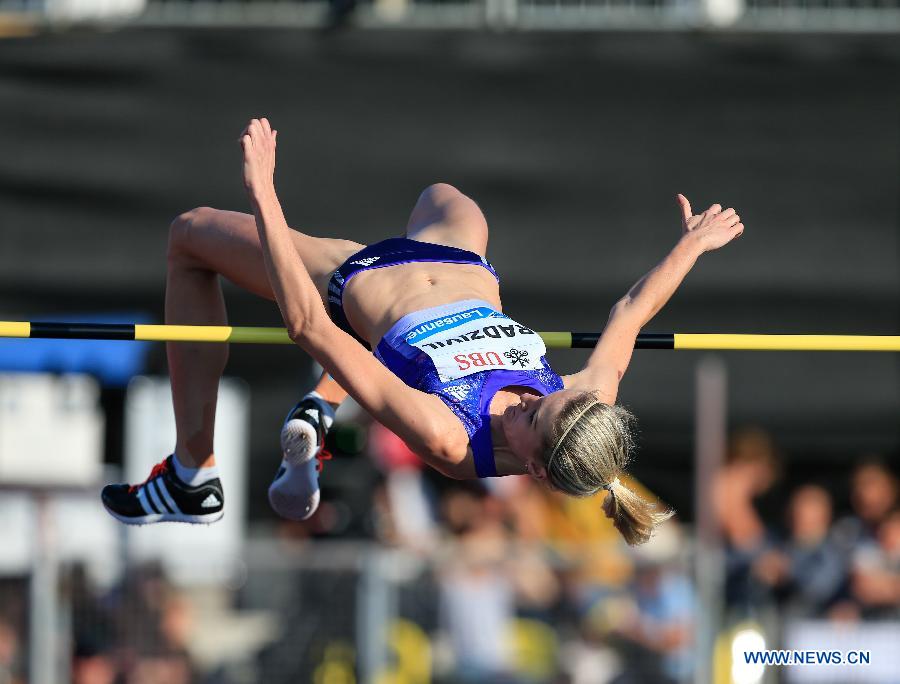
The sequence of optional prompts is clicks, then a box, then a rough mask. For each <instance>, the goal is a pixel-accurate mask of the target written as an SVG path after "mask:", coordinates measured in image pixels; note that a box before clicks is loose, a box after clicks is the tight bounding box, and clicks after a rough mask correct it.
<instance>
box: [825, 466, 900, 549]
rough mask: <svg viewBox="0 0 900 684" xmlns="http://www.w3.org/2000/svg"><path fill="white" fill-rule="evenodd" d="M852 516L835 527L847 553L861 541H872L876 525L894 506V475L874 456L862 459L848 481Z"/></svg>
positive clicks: (875, 535)
mask: <svg viewBox="0 0 900 684" xmlns="http://www.w3.org/2000/svg"><path fill="white" fill-rule="evenodd" d="M850 506H851V508H852V510H853V515H851V516H848V517H846V518H844V519H842V520H841V521H840V522H839V523H838V524H837V529H836V530H835V533H836V537H837V541H838V543H839V544H841V546H842V547H843V549H844V551H845V552H846V553H848V554H850V553H852V552H853V549H854V548H856V547H857V546H858V545H859V544H861V543H863V542H873V541H875V539H876V537H877V535H878V526H879V525H880V524H881V522H882V521H883V520H884V519H885V518H886V517H887V515H888V513H890V512H891V510H892V509H894V507H896V506H897V478H896V477H895V476H894V474H893V473H892V472H891V470H890V469H889V467H888V466H887V464H886V463H884V462H883V461H881V460H880V459H878V458H874V457H869V458H866V459H864V460H863V461H862V462H861V463H860V464H859V465H857V466H856V468H855V469H854V471H853V475H852V476H851V480H850Z"/></svg>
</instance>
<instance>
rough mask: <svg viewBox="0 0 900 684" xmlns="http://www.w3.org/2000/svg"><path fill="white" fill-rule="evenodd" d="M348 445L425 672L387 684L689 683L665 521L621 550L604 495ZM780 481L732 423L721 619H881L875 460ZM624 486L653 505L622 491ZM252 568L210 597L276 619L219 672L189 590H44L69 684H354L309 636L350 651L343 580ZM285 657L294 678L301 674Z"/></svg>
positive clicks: (686, 619)
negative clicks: (643, 541) (62, 621)
mask: <svg viewBox="0 0 900 684" xmlns="http://www.w3.org/2000/svg"><path fill="white" fill-rule="evenodd" d="M365 442H366V447H365V449H364V450H365V451H366V452H367V453H368V455H369V456H370V457H371V458H369V459H358V460H357V461H352V463H354V466H353V467H354V468H356V470H354V472H355V473H360V472H362V471H361V470H359V469H363V470H365V469H368V470H367V472H368V475H365V476H360V475H357V476H356V479H357V480H358V483H359V482H364V483H371V487H369V486H368V485H367V484H366V485H360V491H362V490H364V489H365V490H367V494H368V496H367V497H366V499H365V501H364V502H361V503H360V508H361V509H362V510H364V511H365V519H366V520H367V526H366V527H365V529H364V531H363V535H364V536H367V537H369V538H370V540H374V541H376V542H377V544H378V547H379V548H382V549H385V550H386V551H389V552H390V553H395V552H396V553H399V554H401V555H403V556H404V557H406V558H412V559H416V560H415V562H413V564H412V565H411V566H410V565H409V564H408V563H407V565H405V566H403V565H402V564H398V565H397V568H396V572H397V573H398V577H400V578H401V579H400V580H398V582H399V584H400V585H404V586H406V585H408V586H409V587H410V589H409V590H408V591H407V593H406V594H403V592H402V591H401V592H400V594H399V598H397V599H396V604H397V606H399V609H398V610H399V612H400V615H399V616H400V617H401V618H404V619H405V620H406V623H407V624H409V623H414V624H415V625H416V629H418V630H419V631H420V633H421V636H416V633H414V632H415V630H412V631H410V629H411V628H410V629H407V633H406V636H405V637H402V638H404V639H407V640H408V641H406V642H403V643H408V644H418V645H417V646H415V647H413V646H409V645H408V646H406V647H404V648H405V650H406V651H407V652H408V653H409V652H416V653H420V654H424V653H426V652H427V653H428V654H429V655H428V664H427V667H426V666H425V665H415V666H412V667H413V669H412V670H411V671H410V672H412V673H413V674H410V673H409V672H408V673H406V674H404V677H406V678H405V679H403V678H400V676H399V674H398V675H397V679H396V681H410V682H416V683H422V684H424V683H425V682H434V683H435V684H442V683H443V684H457V683H458V684H469V683H476V682H478V683H483V684H492V683H497V684H513V683H515V684H538V683H549V684H563V683H566V684H595V683H597V684H599V683H606V682H611V683H614V684H630V683H636V684H637V683H641V684H642V683H644V682H655V683H659V684H674V683H676V682H685V681H690V678H691V677H692V675H693V663H694V660H695V659H694V652H693V649H694V642H693V638H694V633H695V630H696V624H695V615H696V596H695V587H694V585H693V581H692V579H691V562H692V553H693V552H692V542H691V539H690V534H689V531H688V530H687V528H686V527H685V526H683V525H682V523H681V522H679V520H678V518H677V517H676V518H673V519H672V520H671V521H669V522H667V523H666V524H664V525H663V526H662V527H661V528H660V530H659V531H658V533H657V535H656V537H655V538H654V539H653V541H652V542H651V543H649V544H647V545H645V546H642V547H637V548H629V547H627V546H626V545H625V544H624V543H623V542H622V541H621V538H620V537H619V535H618V533H617V532H616V531H615V530H614V528H613V527H612V526H611V524H610V522H609V521H608V520H607V519H606V518H605V517H604V516H603V515H602V513H601V504H602V501H601V498H602V497H603V496H605V492H601V494H599V495H598V497H595V498H588V499H576V498H571V497H567V496H563V495H558V494H556V493H553V492H551V491H549V490H547V489H546V488H544V487H542V486H540V485H538V484H537V483H536V482H534V481H533V480H531V478H528V477H508V478H496V479H491V480H488V481H476V482H460V481H450V480H446V479H444V478H440V477H436V476H434V474H433V473H431V472H430V471H429V470H428V469H423V468H422V466H421V464H420V461H419V460H418V459H417V458H416V457H415V456H414V455H413V454H412V453H410V452H409V450H408V449H407V448H406V446H405V445H404V444H403V443H402V442H401V441H400V440H399V439H398V438H397V437H396V436H394V435H393V434H391V433H390V432H388V431H387V430H385V429H384V428H382V427H380V426H378V425H373V426H371V428H370V430H369V433H368V438H367V440H365ZM336 450H339V449H336ZM339 462H340V459H338V460H336V461H333V462H332V463H339ZM347 462H348V463H351V461H350V460H348V461H347ZM329 467H331V463H330V464H329ZM785 471H786V468H785V463H784V461H783V459H782V458H781V457H780V456H779V454H778V450H777V449H776V447H775V445H774V444H773V441H772V439H771V437H770V436H769V435H768V434H767V433H766V432H764V431H762V430H758V429H751V430H743V431H740V432H738V433H736V434H734V435H733V437H732V440H731V442H730V446H729V449H728V453H727V456H726V459H725V462H724V464H723V465H722V467H721V468H720V470H719V472H717V473H716V474H715V476H714V478H713V482H714V484H713V490H712V492H710V495H711V497H712V501H713V510H714V511H715V515H716V517H717V520H718V529H719V534H720V535H721V539H722V542H723V547H724V550H725V576H724V586H725V607H726V610H727V611H728V615H729V616H731V618H733V619H738V618H742V617H759V614H760V612H761V611H766V610H769V611H774V612H775V614H776V615H778V616H779V620H781V621H783V620H784V619H787V618H792V617H793V618H815V619H822V620H826V621H843V622H847V621H859V620H869V619H890V620H895V621H896V620H900V508H898V482H897V479H896V476H895V474H894V473H893V472H892V470H891V467H890V466H889V464H888V463H886V462H884V461H882V460H879V459H878V458H875V457H867V458H863V459H860V460H859V461H858V462H857V463H856V464H855V465H854V467H853V469H852V472H851V473H850V475H849V481H848V482H834V481H833V480H834V478H832V479H831V480H829V481H828V482H827V483H826V482H821V481H816V480H815V479H809V480H803V481H801V480H798V479H797V478H793V479H791V478H788V477H787V475H786V472H785ZM813 475H814V474H813ZM325 477H328V475H327V473H326V476H325ZM787 482H790V484H789V485H788V484H786V483H787ZM629 485H630V486H632V487H634V488H635V489H637V490H638V491H640V492H642V494H643V495H644V496H648V497H651V496H652V494H651V493H650V492H648V491H646V490H642V488H641V484H640V483H638V482H636V481H631V482H629ZM326 494H327V492H326ZM360 498H362V496H361V495H360ZM337 503H338V501H337V500H335V501H334V504H335V505H337ZM329 516H330V518H329ZM339 517H340V516H338V515H336V514H335V508H334V507H329V505H327V504H325V505H323V508H322V511H321V512H320V513H319V514H317V516H316V517H314V518H313V519H311V520H310V521H308V522H307V523H282V524H281V525H282V526H281V527H280V528H279V533H278V535H277V544H286V545H289V546H290V545H293V546H295V547H299V548H300V553H301V554H309V555H315V554H316V553H317V551H316V548H315V547H314V545H315V542H312V544H311V543H310V537H313V536H316V534H317V533H318V534H321V532H322V531H323V530H325V529H327V527H328V525H327V524H326V522H327V520H328V519H331V520H332V521H333V520H336V519H337V518H339ZM330 534H332V535H333V533H330ZM348 534H350V536H354V535H357V536H358V531H357V532H356V533H354V532H353V531H352V530H351V531H350V532H348ZM285 548H287V547H285ZM402 567H405V568H406V569H405V570H401V568H402ZM410 568H412V570H410ZM266 572H267V571H265V570H260V571H257V572H254V571H253V568H252V566H251V568H250V579H249V580H248V582H247V586H246V587H244V589H243V590H241V589H238V590H235V589H234V588H231V589H223V591H225V592H226V593H229V595H230V598H229V599H228V600H229V601H230V603H231V604H233V606H234V608H233V609H234V610H239V609H241V608H243V609H247V608H255V609H257V610H262V609H266V610H268V611H269V612H274V613H280V615H279V620H280V621H281V623H282V624H281V630H280V631H279V632H278V633H277V634H275V635H274V636H273V638H272V640H270V643H268V644H264V645H263V646H261V647H259V648H257V649H256V651H254V652H252V653H250V655H249V656H248V657H249V659H250V661H252V662H250V663H249V666H250V669H249V670H245V671H244V672H243V675H242V676H238V675H236V674H235V672H236V670H234V669H233V668H232V669H227V668H226V669H223V668H218V669H217V668H215V667H213V668H212V669H210V667H200V666H199V665H198V662H199V661H198V660H197V659H196V653H195V651H196V649H195V642H196V637H197V634H198V632H197V630H201V629H208V628H209V620H207V621H206V623H205V624H204V623H203V620H198V619H196V617H197V612H198V609H197V605H196V601H195V597H194V595H193V594H194V592H193V591H188V590H185V589H178V588H176V587H174V586H173V585H172V583H171V582H170V581H169V580H168V579H167V578H166V575H165V573H164V572H163V570H162V568H160V567H158V566H141V567H135V568H132V569H131V570H130V571H129V572H128V573H126V574H125V575H124V576H123V577H122V579H121V580H120V581H119V582H118V583H117V584H115V585H114V586H112V587H107V588H103V589H100V588H98V587H96V586H94V585H92V583H91V579H90V577H88V575H87V574H86V572H85V571H84V570H83V569H81V568H80V567H74V568H67V569H66V571H65V572H64V573H63V577H64V578H65V579H64V582H63V586H62V587H61V596H62V597H63V600H64V603H65V605H66V606H67V615H68V624H69V625H70V630H69V631H70V633H71V642H70V648H69V654H70V656H71V660H70V667H71V672H72V677H71V681H72V682H73V683H74V684H144V683H150V682H167V684H191V683H197V684H201V683H202V684H233V683H237V682H243V681H266V682H267V684H280V682H284V683H285V684H287V683H288V682H296V681H311V682H316V684H349V683H350V682H352V681H355V680H354V679H353V676H352V672H353V663H354V660H353V658H354V657H355V656H354V655H353V654H352V648H350V649H349V650H347V649H345V648H344V646H342V645H341V644H342V642H340V641H335V640H331V641H328V640H326V639H325V638H324V635H325V634H326V632H328V630H332V631H335V630H337V631H340V630H343V633H344V635H345V638H346V640H347V643H348V644H350V645H351V646H352V644H353V643H354V638H355V632H354V630H355V629H357V627H356V626H355V625H356V622H355V619H354V611H355V610H356V609H357V608H358V606H357V604H355V603H353V601H354V600H355V599H354V598H353V597H354V595H356V589H355V587H356V586H357V582H358V581H359V578H358V577H357V576H356V575H346V574H340V573H337V572H335V571H331V570H328V569H326V570H325V571H321V569H320V574H319V575H315V576H313V575H311V574H310V573H309V572H308V571H307V572H306V573H305V574H304V572H300V571H297V572H295V573H293V574H291V573H288V574H284V573H281V575H278V576H276V575H275V574H266ZM404 577H405V579H404ZM24 586H25V585H24V581H22V586H19V587H18V588H15V587H13V588H10V587H6V586H4V585H0V684H24V682H26V681H27V676H26V675H27V673H26V658H25V656H24V653H25V652H26V649H27V639H26V636H25V635H26V634H27V630H26V629H25V626H26V624H27V610H26V608H27V606H26V598H27V592H25V591H24V590H23V587H24ZM254 587H255V589H254ZM326 587H331V589H326ZM414 587H418V589H416V590H413V588H414ZM242 592H243V594H242ZM254 592H255V594H254ZM241 594H242V595H241ZM254 596H255V598H254ZM260 597H262V599H260ZM266 602H268V604H267V605H264V604H265V603H266ZM325 606H331V610H330V611H329V610H328V609H326V608H325ZM345 613H346V615H345ZM395 627H396V625H395ZM392 629H394V628H392ZM245 636H246V637H247V638H249V636H250V635H249V633H247V634H245ZM397 638H398V639H399V638H401V637H397ZM416 639H419V641H416ZM409 640H411V641H409ZM259 641H260V642H261V643H262V640H259ZM326 642H327V643H326ZM192 649H194V650H192ZM341 649H344V651H342V650H341ZM401 650H403V648H401ZM345 651H346V652H345ZM342 654H343V655H342ZM348 654H349V655H348ZM423 657H424V656H423ZM301 660H303V661H307V660H308V661H310V662H311V663H312V664H311V665H309V667H306V666H305V665H304V667H300V666H299V665H298V663H299V662H300V661H301ZM395 660H397V661H398V662H399V660H402V658H401V657H399V656H398V657H397V658H396V659H395ZM206 665H209V663H206ZM390 666H391V667H400V665H399V664H398V663H392V664H390ZM304 668H305V669H304ZM341 668H343V669H341ZM416 668H418V669H416ZM416 672H418V674H414V673H416ZM248 673H250V674H248ZM348 673H350V674H348ZM385 681H394V679H390V678H388V679H385Z"/></svg>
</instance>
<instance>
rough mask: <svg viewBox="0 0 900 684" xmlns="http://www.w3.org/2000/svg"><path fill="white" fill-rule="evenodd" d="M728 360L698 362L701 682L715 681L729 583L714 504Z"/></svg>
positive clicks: (696, 469) (721, 450)
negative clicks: (715, 653)
mask: <svg viewBox="0 0 900 684" xmlns="http://www.w3.org/2000/svg"><path fill="white" fill-rule="evenodd" d="M727 377H728V376H727V371H726V368H725V364H724V363H723V362H722V360H721V359H719V358H718V357H713V356H708V357H704V358H703V359H701V360H700V362H699V363H698V364H697V371H696V387H697V395H696V404H695V407H694V416H695V421H696V422H695V435H694V439H695V449H696V451H695V460H694V487H695V489H694V501H695V529H696V545H697V547H696V554H695V558H696V561H695V567H694V572H695V577H696V586H697V624H696V630H695V634H696V644H695V651H696V654H697V657H696V670H695V672H694V682H695V684H709V682H711V681H713V680H712V676H713V668H712V657H713V647H714V644H715V639H716V635H717V634H718V633H719V632H720V631H721V622H722V620H721V617H722V592H723V588H724V572H723V557H722V556H723V553H722V544H721V538H720V535H719V529H718V524H717V521H716V518H715V513H714V511H713V507H712V486H713V479H714V477H715V474H716V472H718V470H719V469H720V467H721V465H722V462H723V460H724V456H725V448H726V447H725V444H726V439H727V429H728V381H727Z"/></svg>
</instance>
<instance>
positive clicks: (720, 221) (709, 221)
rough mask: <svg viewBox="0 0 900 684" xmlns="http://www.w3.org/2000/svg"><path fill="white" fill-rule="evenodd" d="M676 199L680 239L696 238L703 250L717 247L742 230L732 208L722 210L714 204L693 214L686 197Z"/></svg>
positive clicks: (738, 234) (741, 224)
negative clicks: (679, 210)
mask: <svg viewBox="0 0 900 684" xmlns="http://www.w3.org/2000/svg"><path fill="white" fill-rule="evenodd" d="M676 199H677V200H678V206H679V207H680V208H681V235H682V239H684V238H688V239H691V240H696V241H697V244H699V245H700V248H701V249H702V250H703V251H704V252H711V251H712V250H714V249H719V247H722V246H723V245H727V244H728V243H729V242H731V241H732V240H734V239H735V238H736V237H740V235H741V233H743V232H744V224H743V223H741V217H740V216H738V215H737V212H736V211H735V210H734V209H731V208H729V209H725V210H724V211H722V205H720V204H714V205H712V206H711V207H710V208H709V209H707V210H706V211H704V212H703V213H702V214H697V215H696V216H695V215H694V214H692V213H691V203H690V202H688V200H687V197H685V196H684V195H678V196H677V197H676Z"/></svg>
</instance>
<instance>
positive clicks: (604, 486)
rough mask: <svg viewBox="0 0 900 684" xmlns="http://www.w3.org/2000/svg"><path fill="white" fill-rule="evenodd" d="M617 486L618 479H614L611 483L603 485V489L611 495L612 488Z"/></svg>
mask: <svg viewBox="0 0 900 684" xmlns="http://www.w3.org/2000/svg"><path fill="white" fill-rule="evenodd" d="M617 484H619V478H618V477H614V478H613V481H612V482H607V483H606V484H605V485H603V489H605V490H606V491H608V492H610V493H611V492H612V490H613V487H615V486H616V485H617Z"/></svg>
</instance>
